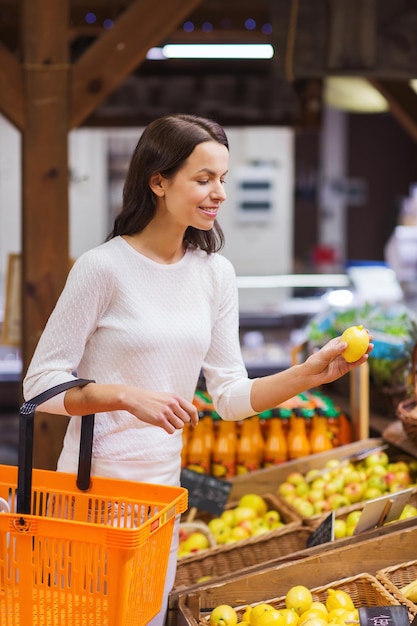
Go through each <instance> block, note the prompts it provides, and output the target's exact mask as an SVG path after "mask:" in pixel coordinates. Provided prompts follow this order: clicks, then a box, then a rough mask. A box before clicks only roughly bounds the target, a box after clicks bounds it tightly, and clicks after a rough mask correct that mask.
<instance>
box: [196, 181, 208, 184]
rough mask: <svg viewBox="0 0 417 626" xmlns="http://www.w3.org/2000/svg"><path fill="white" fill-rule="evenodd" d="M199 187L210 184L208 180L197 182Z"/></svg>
mask: <svg viewBox="0 0 417 626" xmlns="http://www.w3.org/2000/svg"><path fill="white" fill-rule="evenodd" d="M197 182H198V184H199V185H207V183H208V182H209V181H208V180H198V181H197Z"/></svg>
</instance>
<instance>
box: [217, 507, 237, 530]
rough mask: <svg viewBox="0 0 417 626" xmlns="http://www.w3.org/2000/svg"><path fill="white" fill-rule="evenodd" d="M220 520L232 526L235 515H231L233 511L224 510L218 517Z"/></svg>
mask: <svg viewBox="0 0 417 626" xmlns="http://www.w3.org/2000/svg"><path fill="white" fill-rule="evenodd" d="M220 518H221V519H222V520H223V521H224V522H225V523H226V524H227V525H228V526H233V524H234V518H235V515H234V513H233V509H226V510H225V511H223V513H222V514H221V515H220Z"/></svg>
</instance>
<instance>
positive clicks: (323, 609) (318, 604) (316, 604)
mask: <svg viewBox="0 0 417 626" xmlns="http://www.w3.org/2000/svg"><path fill="white" fill-rule="evenodd" d="M310 609H317V610H318V611H321V612H322V613H324V614H325V615H326V619H327V615H328V613H329V611H328V610H327V606H326V605H325V604H324V602H319V601H318V600H314V601H313V602H312V603H311V607H310Z"/></svg>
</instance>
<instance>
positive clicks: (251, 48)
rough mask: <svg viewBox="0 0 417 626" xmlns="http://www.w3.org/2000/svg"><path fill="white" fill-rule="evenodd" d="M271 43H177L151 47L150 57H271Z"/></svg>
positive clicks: (272, 51)
mask: <svg viewBox="0 0 417 626" xmlns="http://www.w3.org/2000/svg"><path fill="white" fill-rule="evenodd" d="M273 56H274V48H273V47H272V46H271V44H269V43H267V44H263V43H262V44H191V43H189V44H176V43H169V44H166V45H165V46H164V47H163V48H151V50H149V52H148V54H147V55H146V57H147V58H148V59H271V58H272V57H273Z"/></svg>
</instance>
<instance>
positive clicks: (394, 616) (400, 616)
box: [359, 606, 414, 626]
mask: <svg viewBox="0 0 417 626" xmlns="http://www.w3.org/2000/svg"><path fill="white" fill-rule="evenodd" d="M359 623H360V626H410V619H409V617H408V611H407V607H405V606H362V607H360V608H359ZM413 623H414V622H413Z"/></svg>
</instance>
